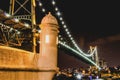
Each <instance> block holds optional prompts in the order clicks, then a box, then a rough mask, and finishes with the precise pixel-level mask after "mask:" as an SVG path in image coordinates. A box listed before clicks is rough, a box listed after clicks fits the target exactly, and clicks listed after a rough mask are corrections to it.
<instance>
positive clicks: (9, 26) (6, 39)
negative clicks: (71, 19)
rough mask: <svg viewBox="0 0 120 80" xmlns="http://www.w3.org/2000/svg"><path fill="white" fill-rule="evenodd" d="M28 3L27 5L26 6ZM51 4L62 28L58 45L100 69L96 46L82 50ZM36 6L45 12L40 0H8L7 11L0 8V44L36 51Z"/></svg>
mask: <svg viewBox="0 0 120 80" xmlns="http://www.w3.org/2000/svg"><path fill="white" fill-rule="evenodd" d="M28 5H29V7H27V6H28ZM37 5H38V6H37ZM51 5H52V7H53V9H54V13H55V14H56V17H57V19H58V22H59V24H60V25H61V26H62V29H63V30H60V34H59V37H58V38H59V45H60V46H61V47H63V48H65V49H67V50H69V51H72V53H73V54H75V55H77V56H78V57H80V58H81V57H82V58H83V59H84V60H86V61H87V62H89V63H91V64H92V65H94V66H96V67H97V68H98V69H100V67H99V59H98V53H97V46H94V47H92V46H90V49H89V50H88V52H87V53H85V52H83V51H82V49H81V48H79V47H78V45H77V44H76V42H75V40H74V39H73V37H72V35H71V33H70V31H69V28H68V27H67V26H66V24H65V21H64V20H63V17H62V15H61V12H60V10H59V8H58V7H57V5H56V2H55V1H54V0H52V1H51ZM36 7H40V9H41V13H42V14H46V8H45V7H44V5H43V3H42V1H40V0H25V1H22V2H21V1H20V0H10V6H9V8H10V10H9V13H6V12H5V11H4V10H0V45H4V46H10V47H16V48H20V49H28V47H29V49H30V50H31V51H32V52H33V53H37V49H36V48H37V47H36V46H37V45H39V44H40V41H39V38H38V37H37V35H39V34H40V28H39V26H38V24H36V17H35V16H36V11H35V9H36ZM61 31H64V33H65V35H64V34H61V33H62V32H61ZM63 36H64V37H63ZM72 53H71V54H72Z"/></svg>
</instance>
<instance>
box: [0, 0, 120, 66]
mask: <svg viewBox="0 0 120 80" xmlns="http://www.w3.org/2000/svg"><path fill="white" fill-rule="evenodd" d="M6 1H8V0H2V1H1V2H0V8H1V9H4V10H7V11H8V10H9V7H8V5H9V2H6ZM50 1H51V0H42V2H44V3H45V4H44V5H45V8H46V9H47V10H48V11H47V13H48V12H49V11H50V12H52V11H53V10H51V9H52V8H53V7H52V6H51V4H50V3H51V2H50ZM55 1H56V6H58V8H59V10H60V12H61V13H62V17H63V19H64V21H65V23H66V25H67V26H68V29H69V31H70V32H71V33H72V35H73V37H74V38H75V40H76V41H77V42H78V44H80V46H81V45H82V44H81V43H80V39H84V45H82V46H81V48H82V49H83V50H85V51H88V50H87V47H88V46H89V43H92V45H97V44H94V42H95V41H97V40H105V39H108V40H105V42H104V43H98V45H97V46H98V51H99V52H98V53H99V55H100V58H103V59H105V60H106V61H107V63H108V65H109V66H114V65H120V64H119V62H118V61H119V60H120V59H119V57H118V56H120V50H119V48H120V36H119V38H118V37H117V39H115V38H116V37H115V36H116V35H119V34H120V29H119V27H120V12H119V2H117V1H116V2H115V1H80V0H75V1H74V0H55ZM53 9H54V8H53ZM110 37H112V39H109V38H110ZM113 38H114V39H113ZM62 53H65V52H61V53H59V66H60V67H72V66H73V67H78V66H82V65H84V63H83V62H81V61H80V60H79V59H76V58H74V57H73V56H69V55H66V54H62ZM64 59H65V60H64ZM67 63H70V64H68V65H67Z"/></svg>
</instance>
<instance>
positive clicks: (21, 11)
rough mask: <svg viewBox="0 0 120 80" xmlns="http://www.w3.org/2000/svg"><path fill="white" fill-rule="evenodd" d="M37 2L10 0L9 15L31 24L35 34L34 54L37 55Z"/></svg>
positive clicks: (33, 0)
mask: <svg viewBox="0 0 120 80" xmlns="http://www.w3.org/2000/svg"><path fill="white" fill-rule="evenodd" d="M35 7H36V2H35V0H10V9H9V14H11V15H12V16H14V17H15V18H18V19H20V20H24V21H26V22H29V23H30V25H31V28H32V32H33V40H32V42H33V52H34V53H36V37H35V29H36V16H35Z"/></svg>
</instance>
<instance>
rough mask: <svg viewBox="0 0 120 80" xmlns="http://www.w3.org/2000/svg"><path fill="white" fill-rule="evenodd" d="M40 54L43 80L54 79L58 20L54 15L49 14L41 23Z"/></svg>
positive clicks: (39, 65)
mask: <svg viewBox="0 0 120 80" xmlns="http://www.w3.org/2000/svg"><path fill="white" fill-rule="evenodd" d="M40 28H41V33H40V54H39V61H38V67H39V68H40V69H41V71H43V72H42V73H41V74H40V77H41V80H52V78H53V76H54V74H55V72H56V71H57V70H58V67H57V56H58V54H57V53H58V52H57V45H58V33H59V30H58V28H59V27H58V22H57V20H56V18H55V17H54V16H52V15H51V13H50V12H49V14H47V15H46V16H45V17H44V18H43V19H42V21H41V24H40Z"/></svg>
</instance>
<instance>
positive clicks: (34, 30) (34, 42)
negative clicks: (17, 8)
mask: <svg viewBox="0 0 120 80" xmlns="http://www.w3.org/2000/svg"><path fill="white" fill-rule="evenodd" d="M35 7H36V3H35V0H31V20H32V30H33V53H36V37H35V33H36V18H35Z"/></svg>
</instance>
